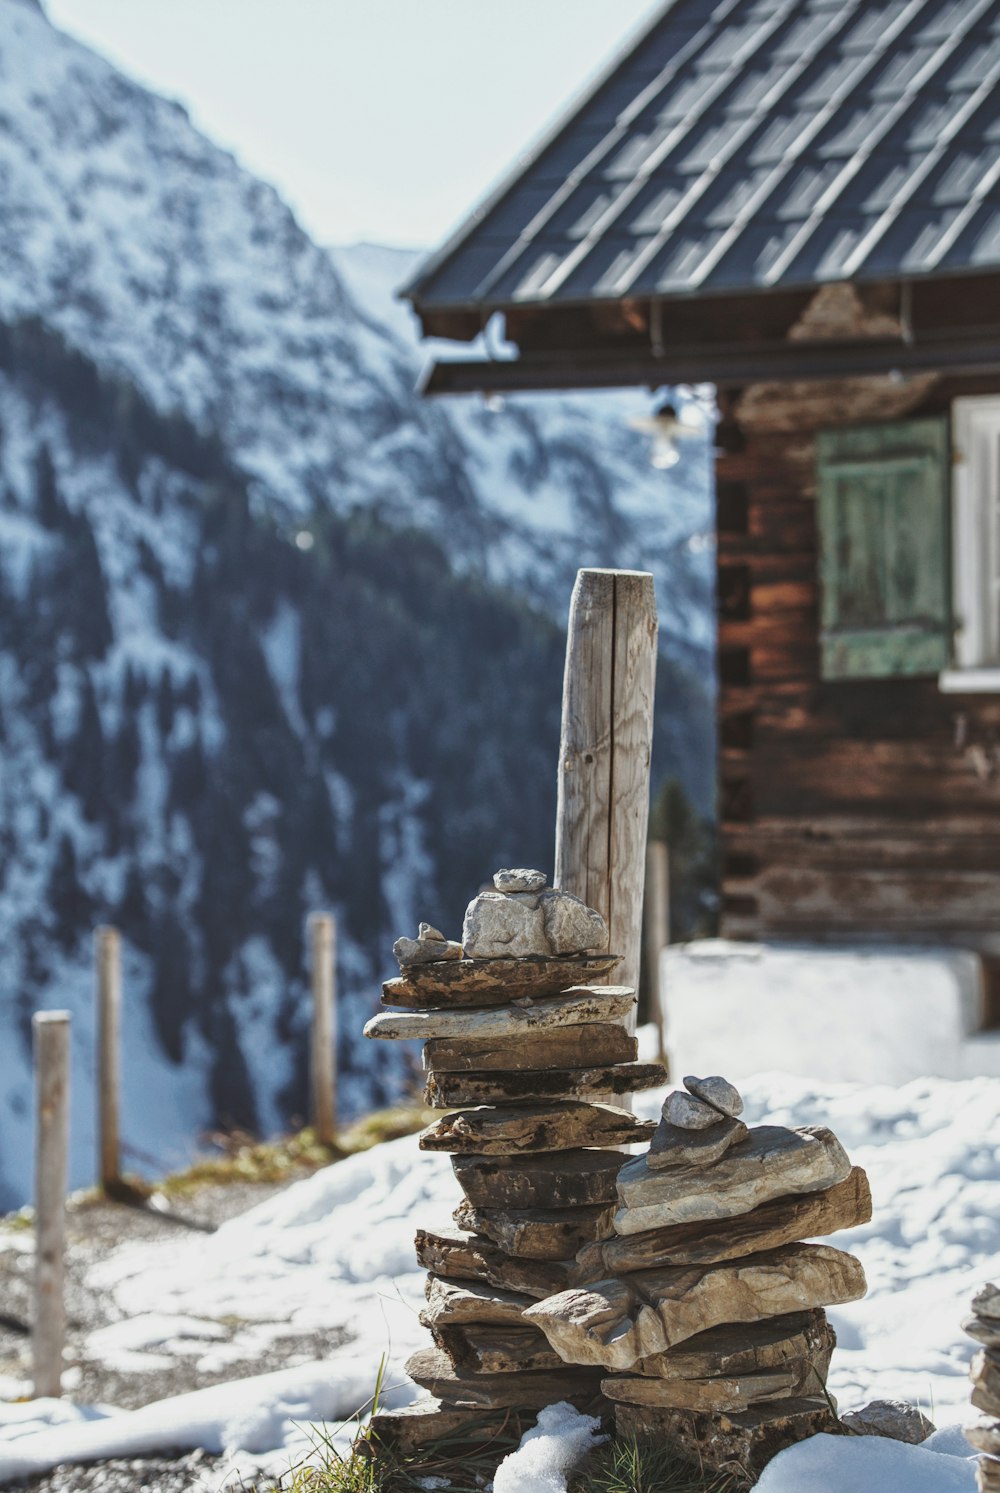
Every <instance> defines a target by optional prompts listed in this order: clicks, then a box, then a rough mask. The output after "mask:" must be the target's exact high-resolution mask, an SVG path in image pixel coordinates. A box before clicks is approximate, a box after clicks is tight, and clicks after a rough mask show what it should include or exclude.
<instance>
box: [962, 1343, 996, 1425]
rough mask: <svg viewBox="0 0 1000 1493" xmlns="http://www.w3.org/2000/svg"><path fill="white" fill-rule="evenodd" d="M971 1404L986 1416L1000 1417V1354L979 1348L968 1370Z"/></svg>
mask: <svg viewBox="0 0 1000 1493" xmlns="http://www.w3.org/2000/svg"><path fill="white" fill-rule="evenodd" d="M969 1378H970V1379H971V1380H972V1385H973V1389H972V1403H973V1404H974V1405H975V1407H976V1409H977V1410H982V1411H983V1412H984V1413H985V1414H986V1415H996V1416H1000V1354H998V1355H994V1354H992V1353H991V1352H989V1350H988V1349H986V1348H980V1350H979V1352H978V1353H977V1354H976V1356H975V1358H974V1359H973V1360H972V1366H971V1368H970V1369H969Z"/></svg>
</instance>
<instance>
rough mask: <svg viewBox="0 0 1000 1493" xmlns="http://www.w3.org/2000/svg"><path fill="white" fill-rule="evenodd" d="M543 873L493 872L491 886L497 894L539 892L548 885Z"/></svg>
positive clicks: (522, 870)
mask: <svg viewBox="0 0 1000 1493" xmlns="http://www.w3.org/2000/svg"><path fill="white" fill-rule="evenodd" d="M548 880H549V878H548V877H547V876H546V874H545V872H544V871H526V870H524V869H523V868H518V869H516V870H506V871H494V873H493V885H494V886H495V887H496V889H497V891H498V892H541V891H543V890H544V889H545V887H546V886H547V885H548Z"/></svg>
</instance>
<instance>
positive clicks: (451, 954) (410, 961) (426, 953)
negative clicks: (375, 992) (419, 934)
mask: <svg viewBox="0 0 1000 1493" xmlns="http://www.w3.org/2000/svg"><path fill="white" fill-rule="evenodd" d="M392 952H393V953H394V954H395V956H396V958H397V960H398V961H399V967H400V969H409V968H410V967H411V965H415V964H418V965H419V964H440V963H441V962H443V961H445V960H455V959H461V958H462V954H463V949H462V945H461V944H460V943H451V942H450V941H449V940H448V939H445V940H444V941H443V942H439V941H438V940H437V939H431V938H397V939H396V942H395V943H394V944H393V946H392Z"/></svg>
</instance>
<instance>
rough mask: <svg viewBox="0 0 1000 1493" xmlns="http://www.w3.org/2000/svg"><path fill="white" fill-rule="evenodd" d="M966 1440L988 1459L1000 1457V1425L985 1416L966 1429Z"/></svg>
mask: <svg viewBox="0 0 1000 1493" xmlns="http://www.w3.org/2000/svg"><path fill="white" fill-rule="evenodd" d="M965 1439H966V1440H967V1441H969V1442H970V1443H971V1444H972V1445H973V1446H974V1447H975V1448H976V1449H977V1451H981V1452H985V1453H986V1455H987V1456H988V1457H1000V1424H998V1423H997V1422H996V1421H995V1420H990V1419H989V1418H988V1417H986V1416H984V1417H983V1419H982V1420H975V1421H973V1422H972V1425H971V1426H966V1427H965Z"/></svg>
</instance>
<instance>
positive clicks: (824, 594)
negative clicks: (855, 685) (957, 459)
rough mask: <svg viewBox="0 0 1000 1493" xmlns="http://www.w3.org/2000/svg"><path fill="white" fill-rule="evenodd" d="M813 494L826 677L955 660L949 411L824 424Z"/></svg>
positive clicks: (922, 669) (909, 669)
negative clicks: (884, 421)
mask: <svg viewBox="0 0 1000 1493" xmlns="http://www.w3.org/2000/svg"><path fill="white" fill-rule="evenodd" d="M816 461H817V493H818V499H819V545H820V566H819V573H820V590H821V611H820V622H821V642H822V672H823V678H824V679H861V678H884V677H886V676H888V675H896V674H936V673H937V672H938V671H939V670H941V669H943V668H946V667H947V665H948V664H949V662H950V661H951V587H950V538H951V536H950V522H949V514H950V509H951V504H950V499H949V488H950V468H949V461H948V422H947V419H946V418H941V419H927V420H904V421H899V422H897V423H895V424H892V425H868V426H862V427H857V426H856V427H854V428H850V429H844V430H828V431H823V432H821V434H820V435H819V437H818V438H817V445H816Z"/></svg>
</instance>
